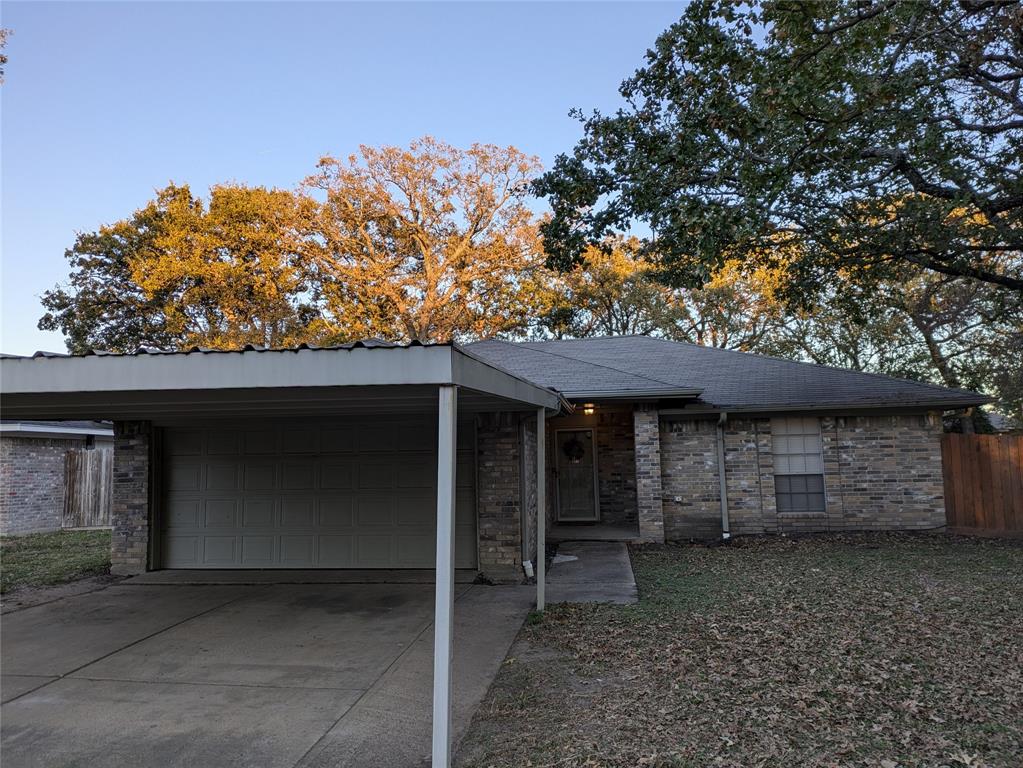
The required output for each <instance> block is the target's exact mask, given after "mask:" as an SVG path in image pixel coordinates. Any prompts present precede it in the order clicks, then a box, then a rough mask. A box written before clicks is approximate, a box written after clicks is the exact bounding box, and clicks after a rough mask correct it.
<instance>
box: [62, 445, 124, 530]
mask: <svg viewBox="0 0 1023 768" xmlns="http://www.w3.org/2000/svg"><path fill="white" fill-rule="evenodd" d="M113 484H114V452H113V450H112V449H111V448H95V449H93V450H86V449H84V448H75V449H72V450H70V451H68V452H67V453H66V454H65V456H64V520H63V527H64V528H103V527H106V526H109V525H110V501H111V491H112V489H113Z"/></svg>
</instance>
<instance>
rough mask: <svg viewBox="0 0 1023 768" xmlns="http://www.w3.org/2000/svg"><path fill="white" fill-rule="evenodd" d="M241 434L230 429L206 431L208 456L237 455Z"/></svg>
mask: <svg viewBox="0 0 1023 768" xmlns="http://www.w3.org/2000/svg"><path fill="white" fill-rule="evenodd" d="M240 441H241V435H239V434H238V433H237V432H236V431H234V430H232V429H211V430H207V431H206V453H207V455H209V456H237V455H238V448H239V445H240Z"/></svg>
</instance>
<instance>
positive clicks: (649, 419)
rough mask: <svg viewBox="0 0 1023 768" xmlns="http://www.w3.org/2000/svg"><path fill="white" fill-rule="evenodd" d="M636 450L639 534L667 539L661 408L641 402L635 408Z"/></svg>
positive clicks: (651, 539) (645, 536)
mask: <svg viewBox="0 0 1023 768" xmlns="http://www.w3.org/2000/svg"><path fill="white" fill-rule="evenodd" d="M633 441H634V444H635V450H636V513H637V517H638V520H639V538H640V539H641V540H643V541H664V512H663V505H662V491H661V436H660V427H659V420H658V414H657V409H655V408H649V407H646V406H642V405H640V406H637V407H636V410H635V411H633Z"/></svg>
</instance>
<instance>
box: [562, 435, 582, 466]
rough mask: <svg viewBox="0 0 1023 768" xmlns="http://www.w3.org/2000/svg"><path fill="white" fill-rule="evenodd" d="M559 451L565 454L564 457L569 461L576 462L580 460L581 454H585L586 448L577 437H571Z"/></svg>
mask: <svg viewBox="0 0 1023 768" xmlns="http://www.w3.org/2000/svg"><path fill="white" fill-rule="evenodd" d="M561 452H562V453H563V454H565V458H567V459H568V460H569V461H570V462H572V463H573V464H578V463H579V462H580V461H582V459H583V456H585V455H586V448H585V447H584V446H583V444H582V443H581V442H580V441H579V438H578V437H573V438H572V439H571V440H569V441H567V442H566V443H565V444H564V445H563V446H562V447H561Z"/></svg>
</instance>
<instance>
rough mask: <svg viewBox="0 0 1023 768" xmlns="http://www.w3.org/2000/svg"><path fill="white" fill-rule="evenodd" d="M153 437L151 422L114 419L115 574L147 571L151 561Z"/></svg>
mask: <svg viewBox="0 0 1023 768" xmlns="http://www.w3.org/2000/svg"><path fill="white" fill-rule="evenodd" d="M151 436H152V425H151V424H150V422H148V421H117V422H114V486H113V499H112V504H111V518H112V520H111V522H112V524H113V529H114V530H113V535H112V537H111V540H110V572H111V573H115V574H120V575H124V576H131V575H134V574H137V573H143V572H145V571H146V569H147V567H148V564H149V493H150V483H149V469H150V468H149V457H150V455H151V454H150V438H151Z"/></svg>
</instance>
